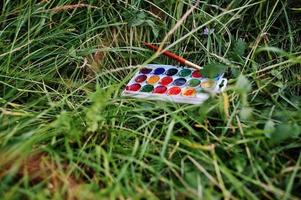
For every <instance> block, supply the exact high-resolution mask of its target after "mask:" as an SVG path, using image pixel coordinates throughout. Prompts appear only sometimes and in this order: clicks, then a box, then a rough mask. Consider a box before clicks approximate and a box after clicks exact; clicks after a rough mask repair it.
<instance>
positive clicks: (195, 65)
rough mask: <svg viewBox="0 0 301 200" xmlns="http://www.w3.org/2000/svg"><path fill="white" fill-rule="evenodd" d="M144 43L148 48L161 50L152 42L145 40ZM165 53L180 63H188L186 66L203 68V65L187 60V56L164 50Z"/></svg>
mask: <svg viewBox="0 0 301 200" xmlns="http://www.w3.org/2000/svg"><path fill="white" fill-rule="evenodd" d="M144 45H145V46H147V47H148V48H150V49H152V50H154V51H159V47H157V46H155V45H152V44H150V43H147V42H144ZM159 52H160V51H159ZM162 54H163V55H165V56H167V57H169V58H171V59H174V60H176V61H178V62H179V63H181V64H183V65H186V66H189V67H193V68H195V69H203V67H201V66H199V65H197V64H195V63H192V62H190V61H188V60H186V59H185V58H183V57H181V56H178V55H176V54H174V53H172V52H170V51H163V52H162Z"/></svg>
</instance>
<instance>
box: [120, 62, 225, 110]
mask: <svg viewBox="0 0 301 200" xmlns="http://www.w3.org/2000/svg"><path fill="white" fill-rule="evenodd" d="M226 84H227V79H225V78H223V75H219V76H217V77H215V78H214V79H208V78H205V77H203V76H202V72H201V70H195V69H192V68H186V67H177V66H172V65H156V64H150V65H147V66H145V67H142V68H140V69H139V71H138V72H137V73H136V74H135V75H134V77H133V78H132V79H131V80H130V82H129V83H128V84H127V86H126V88H125V90H124V91H123V92H122V95H123V96H132V97H137V98H145V99H151V100H165V101H171V102H177V103H189V104H200V103H203V102H204V101H205V100H207V99H208V98H209V96H210V94H216V93H219V92H221V91H222V90H224V88H225V87H226Z"/></svg>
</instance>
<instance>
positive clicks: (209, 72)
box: [202, 63, 227, 78]
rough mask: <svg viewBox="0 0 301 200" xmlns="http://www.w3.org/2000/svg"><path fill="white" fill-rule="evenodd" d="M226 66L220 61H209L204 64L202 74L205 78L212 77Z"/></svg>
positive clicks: (220, 72)
mask: <svg viewBox="0 0 301 200" xmlns="http://www.w3.org/2000/svg"><path fill="white" fill-rule="evenodd" d="M226 69H227V66H226V65H224V64H221V63H211V64H208V65H205V66H204V68H203V70H202V74H203V75H204V76H205V77H207V78H214V77H216V76H218V75H219V74H222V73H224V72H225V71H226Z"/></svg>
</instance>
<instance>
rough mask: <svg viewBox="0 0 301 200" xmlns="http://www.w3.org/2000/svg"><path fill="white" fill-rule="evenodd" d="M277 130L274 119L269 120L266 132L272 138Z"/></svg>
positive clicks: (265, 128)
mask: <svg viewBox="0 0 301 200" xmlns="http://www.w3.org/2000/svg"><path fill="white" fill-rule="evenodd" d="M275 130H276V128H275V123H274V122H273V121H272V120H268V121H267V122H266V123H265V125H264V134H265V136H266V137H268V138H270V137H271V134H272V133H273V132H274V131H275Z"/></svg>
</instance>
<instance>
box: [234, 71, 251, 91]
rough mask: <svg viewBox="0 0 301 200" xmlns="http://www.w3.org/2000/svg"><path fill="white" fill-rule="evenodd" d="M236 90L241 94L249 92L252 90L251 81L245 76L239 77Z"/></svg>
mask: <svg viewBox="0 0 301 200" xmlns="http://www.w3.org/2000/svg"><path fill="white" fill-rule="evenodd" d="M235 88H236V89H237V90H238V91H239V92H248V91H250V90H251V84H250V81H249V80H248V79H247V78H246V77H245V76H244V75H242V74H241V75H239V77H238V79H237V81H236V85H235Z"/></svg>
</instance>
